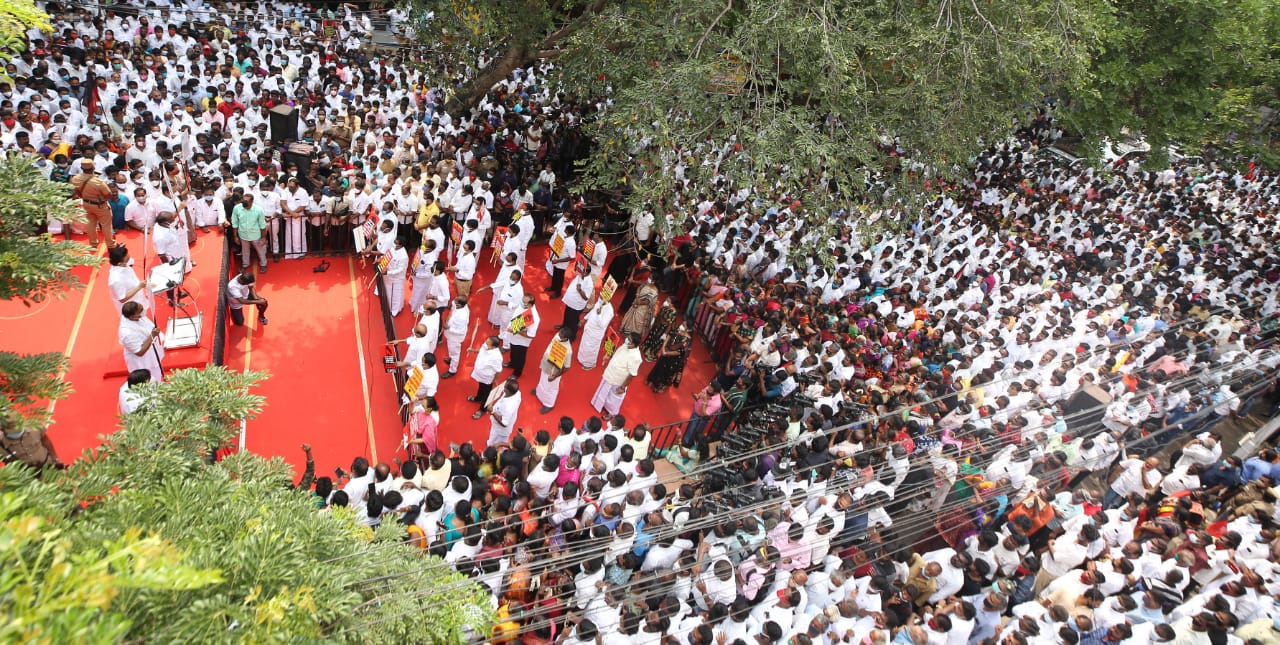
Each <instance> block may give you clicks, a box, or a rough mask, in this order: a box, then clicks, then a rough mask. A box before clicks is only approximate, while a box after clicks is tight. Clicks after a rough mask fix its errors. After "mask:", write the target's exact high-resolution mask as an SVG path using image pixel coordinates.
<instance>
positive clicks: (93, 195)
mask: <svg viewBox="0 0 1280 645" xmlns="http://www.w3.org/2000/svg"><path fill="white" fill-rule="evenodd" d="M80 169H81V172H80V174H78V175H76V176H74V177H72V178H71V180H70V181H71V186H72V188H74V189H75V196H76V197H77V198H79V199H80V203H81V204H83V205H84V212H85V215H86V216H87V217H88V220H89V221H88V225H89V244H91V245H92V246H95V247H96V246H98V229H99V228H101V229H102V235H103V237H104V238H106V240H107V248H111V247H113V246H115V245H116V235H115V231H113V230H112V228H111V204H110V203H108V202H109V201H110V200H111V197H112V191H111V185H110V184H108V183H107V182H106V180H104V179H103V178H102V177H99V176H98V174H97V172H95V171H94V167H93V160H92V159H87V158H86V159H81V160H80Z"/></svg>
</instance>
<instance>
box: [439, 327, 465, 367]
mask: <svg viewBox="0 0 1280 645" xmlns="http://www.w3.org/2000/svg"><path fill="white" fill-rule="evenodd" d="M466 339H467V335H466V334H445V335H444V344H445V346H446V347H448V348H449V373H450V374H454V373H457V371H458V365H460V364H461V363H462V341H464V340H466Z"/></svg>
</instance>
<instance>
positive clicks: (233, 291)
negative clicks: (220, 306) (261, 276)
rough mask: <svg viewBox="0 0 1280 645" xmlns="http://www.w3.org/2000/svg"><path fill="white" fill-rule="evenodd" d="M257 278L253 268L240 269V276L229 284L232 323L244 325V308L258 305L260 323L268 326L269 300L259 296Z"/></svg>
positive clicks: (228, 301) (228, 298) (228, 302)
mask: <svg viewBox="0 0 1280 645" xmlns="http://www.w3.org/2000/svg"><path fill="white" fill-rule="evenodd" d="M256 281H257V277H256V276H254V275H253V269H252V268H251V267H248V266H246V267H244V268H242V269H240V275H238V276H236V277H234V278H232V279H231V281H230V282H228V283H227V306H228V307H230V308H231V322H233V323H235V324H236V326H243V325H244V306H245V305H258V322H260V323H262V324H264V325H265V324H267V299H266V298H263V297H261V296H259V295H258V292H257V291H255V290H254V288H253V284H254V282H256Z"/></svg>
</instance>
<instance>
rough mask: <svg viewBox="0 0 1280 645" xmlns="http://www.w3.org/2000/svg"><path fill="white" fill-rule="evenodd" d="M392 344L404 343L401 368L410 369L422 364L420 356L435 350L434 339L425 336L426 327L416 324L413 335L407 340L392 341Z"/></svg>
mask: <svg viewBox="0 0 1280 645" xmlns="http://www.w3.org/2000/svg"><path fill="white" fill-rule="evenodd" d="M392 342H393V343H404V344H405V349H404V360H403V361H401V363H400V366H401V367H411V366H414V365H418V364H420V363H421V362H422V356H423V355H424V354H426V353H427V352H430V351H432V350H434V349H435V348H436V339H434V338H431V337H429V335H428V334H427V326H426V325H424V324H422V323H418V324H417V325H414V326H413V333H412V334H411V335H409V336H408V337H407V338H403V339H400V340H395V341H392Z"/></svg>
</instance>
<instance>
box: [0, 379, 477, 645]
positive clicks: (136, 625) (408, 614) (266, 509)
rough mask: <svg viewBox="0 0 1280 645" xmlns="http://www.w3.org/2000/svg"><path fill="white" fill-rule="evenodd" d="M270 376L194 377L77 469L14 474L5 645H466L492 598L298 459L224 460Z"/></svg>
mask: <svg viewBox="0 0 1280 645" xmlns="http://www.w3.org/2000/svg"><path fill="white" fill-rule="evenodd" d="M260 378H261V375H260V374H253V373H250V374H243V373H238V372H232V371H229V370H226V369H224V368H220V367H210V368H208V369H206V370H179V371H177V372H174V373H172V374H171V375H170V376H169V377H168V378H167V379H166V381H164V382H163V383H158V384H147V385H145V386H142V395H143V396H144V398H145V403H144V404H143V405H142V406H141V408H140V409H139V410H138V411H136V412H134V413H132V414H130V415H127V416H126V417H125V418H124V419H123V422H122V425H121V427H120V429H119V430H118V431H116V432H114V433H113V434H110V435H108V436H105V437H104V438H103V444H102V446H101V447H100V448H99V449H98V450H96V451H94V452H92V453H86V454H85V455H84V456H83V457H82V458H81V459H79V460H77V461H75V462H74V463H73V464H71V466H70V467H69V468H68V469H67V470H66V471H46V472H45V473H44V475H43V477H39V478H38V477H37V476H36V473H35V472H34V471H31V470H30V469H28V468H25V467H22V466H13V465H11V466H7V467H3V468H0V491H3V493H2V494H0V571H2V572H3V573H0V612H3V613H4V614H5V615H6V616H8V617H9V620H8V621H7V623H6V624H5V625H0V640H4V641H5V642H47V643H70V642H94V643H110V642H141V641H147V642H169V643H179V642H181V643H206V642H220V641H237V642H257V643H267V642H299V641H305V642H349V643H392V642H395V643H402V642H432V643H456V642H462V641H463V640H465V636H464V634H465V633H466V631H465V630H467V629H471V630H477V631H479V632H481V633H483V632H484V630H485V629H486V628H487V626H488V624H489V621H490V618H491V612H490V610H489V608H488V607H489V605H488V601H489V595H488V593H487V590H484V589H482V588H481V587H478V586H476V585H474V584H472V583H471V582H470V581H469V580H467V579H466V578H464V577H462V576H460V575H458V574H457V573H456V572H454V571H453V569H452V568H451V567H450V566H449V565H447V564H445V563H444V562H442V561H439V560H435V559H430V558H426V557H425V556H424V555H423V552H422V551H421V550H419V549H417V548H416V547H412V546H410V545H408V544H406V543H404V542H403V540H402V537H403V535H404V531H403V527H400V526H398V525H396V524H395V523H393V522H391V521H388V522H387V523H386V526H385V528H380V529H379V530H377V531H371V530H369V529H368V528H367V527H360V526H359V525H357V524H356V523H355V522H354V517H353V513H352V512H351V511H350V510H349V509H346V508H334V509H331V510H329V511H323V512H322V511H319V510H317V506H318V504H317V501H318V498H317V497H316V496H315V495H314V494H313V493H312V492H311V491H309V490H305V489H295V488H293V486H292V484H293V473H292V470H291V468H290V467H289V466H288V465H287V464H285V463H284V462H283V461H282V460H281V459H279V458H274V459H266V458H264V457H261V456H258V455H254V454H251V453H238V454H232V455H229V456H226V457H224V458H223V459H221V460H218V461H214V460H212V459H210V458H209V457H210V456H211V454H212V451H213V450H215V449H216V448H217V447H218V446H222V445H225V444H226V443H227V442H229V441H231V440H232V439H233V438H234V437H235V435H236V433H237V432H238V428H239V424H240V422H241V421H242V420H246V419H249V418H251V417H252V416H253V414H254V413H255V412H256V411H257V410H258V409H260V407H261V406H262V404H263V400H262V398H261V397H259V396H256V395H254V394H252V393H251V392H250V390H251V388H252V387H253V385H254V384H255V383H256V382H257V381H258V380H259V379H260Z"/></svg>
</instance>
